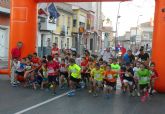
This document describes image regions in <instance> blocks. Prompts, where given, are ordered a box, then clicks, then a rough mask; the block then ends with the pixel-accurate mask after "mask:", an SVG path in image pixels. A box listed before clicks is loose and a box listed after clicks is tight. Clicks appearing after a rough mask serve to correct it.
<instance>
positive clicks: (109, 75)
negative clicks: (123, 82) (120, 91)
mask: <svg viewBox="0 0 165 114" xmlns="http://www.w3.org/2000/svg"><path fill="white" fill-rule="evenodd" d="M116 75H117V72H115V71H112V70H111V66H109V65H107V68H106V71H105V73H104V94H105V95H106V97H107V98H109V97H110V93H111V91H112V90H113V88H114V86H115V84H116Z"/></svg>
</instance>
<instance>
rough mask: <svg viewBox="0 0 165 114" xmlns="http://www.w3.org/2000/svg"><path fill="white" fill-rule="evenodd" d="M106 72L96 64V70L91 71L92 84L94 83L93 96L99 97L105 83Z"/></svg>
mask: <svg viewBox="0 0 165 114" xmlns="http://www.w3.org/2000/svg"><path fill="white" fill-rule="evenodd" d="M103 74H104V70H103V69H101V68H100V64H99V63H96V66H95V68H94V69H93V70H92V71H91V76H92V77H93V78H92V83H93V87H92V88H93V96H94V97H97V96H98V93H99V92H100V89H101V87H102V83H103Z"/></svg>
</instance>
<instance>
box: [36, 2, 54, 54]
mask: <svg viewBox="0 0 165 114" xmlns="http://www.w3.org/2000/svg"><path fill="white" fill-rule="evenodd" d="M49 5H50V4H48V3H40V4H39V5H38V13H39V14H38V33H37V47H38V48H37V49H38V50H37V51H38V54H39V56H43V55H49V54H51V47H52V43H53V41H54V39H55V37H54V32H53V31H54V30H56V23H55V21H51V19H50V18H49V17H50V15H49V12H48V7H49Z"/></svg>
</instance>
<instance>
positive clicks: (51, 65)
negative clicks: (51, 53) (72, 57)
mask: <svg viewBox="0 0 165 114" xmlns="http://www.w3.org/2000/svg"><path fill="white" fill-rule="evenodd" d="M58 69H59V64H58V63H57V62H55V61H52V62H48V63H47V72H48V76H57V75H58V71H57V70H58Z"/></svg>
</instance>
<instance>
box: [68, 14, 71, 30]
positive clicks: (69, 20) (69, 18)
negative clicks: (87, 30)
mask: <svg viewBox="0 0 165 114" xmlns="http://www.w3.org/2000/svg"><path fill="white" fill-rule="evenodd" d="M70 20H71V19H70V16H68V28H70V24H71V23H70Z"/></svg>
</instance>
